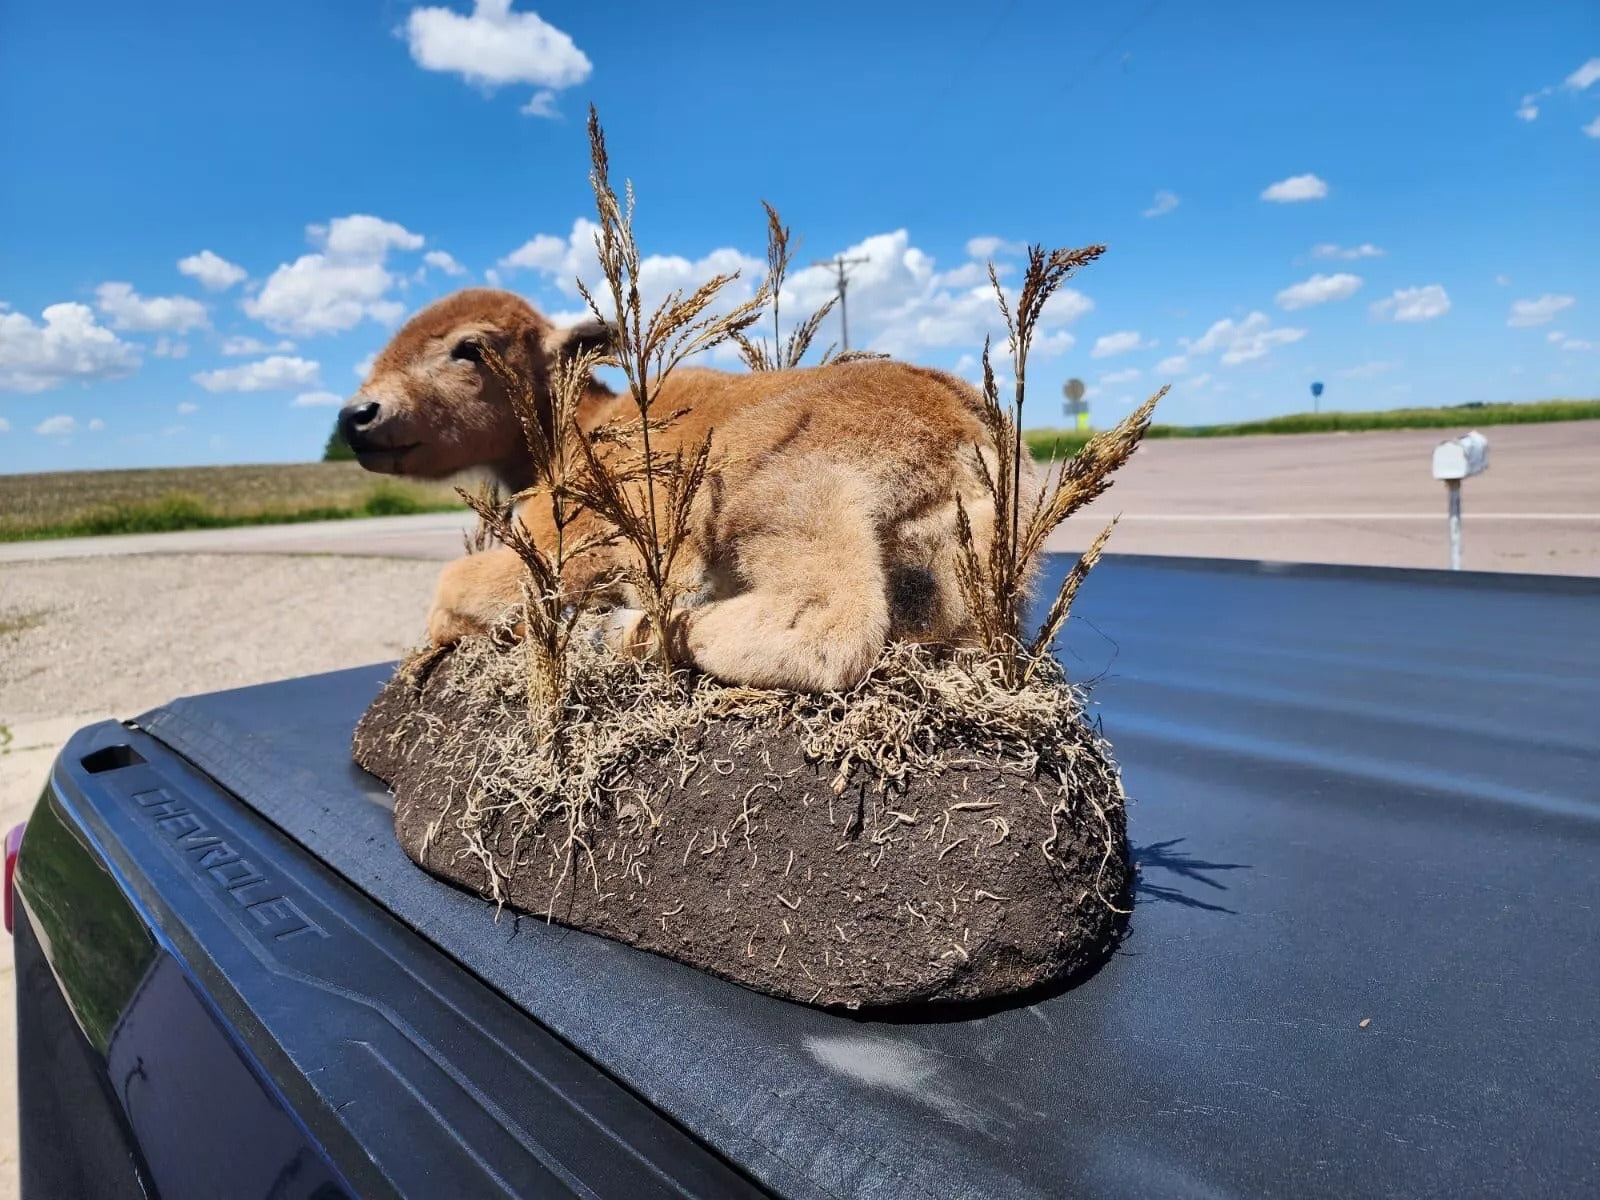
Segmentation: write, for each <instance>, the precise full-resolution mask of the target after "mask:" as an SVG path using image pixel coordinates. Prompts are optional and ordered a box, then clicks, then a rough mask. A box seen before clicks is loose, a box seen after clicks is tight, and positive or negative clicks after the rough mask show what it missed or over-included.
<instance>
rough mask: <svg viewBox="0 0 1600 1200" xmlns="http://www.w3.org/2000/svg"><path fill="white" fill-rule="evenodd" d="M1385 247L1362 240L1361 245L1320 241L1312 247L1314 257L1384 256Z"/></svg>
mask: <svg viewBox="0 0 1600 1200" xmlns="http://www.w3.org/2000/svg"><path fill="white" fill-rule="evenodd" d="M1383 255H1384V250H1383V247H1381V246H1374V245H1373V244H1372V243H1371V242H1362V243H1361V244H1360V245H1359V246H1340V245H1336V244H1335V243H1333V242H1318V243H1317V244H1316V245H1315V246H1313V247H1311V257H1312V258H1382V257H1383Z"/></svg>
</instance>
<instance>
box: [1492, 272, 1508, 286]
mask: <svg viewBox="0 0 1600 1200" xmlns="http://www.w3.org/2000/svg"><path fill="white" fill-rule="evenodd" d="M1494 281H1495V283H1496V284H1497V285H1499V286H1500V287H1510V286H1511V276H1509V275H1496V276H1495V277H1494Z"/></svg>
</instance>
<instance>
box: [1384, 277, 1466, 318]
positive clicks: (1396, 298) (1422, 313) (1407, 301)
mask: <svg viewBox="0 0 1600 1200" xmlns="http://www.w3.org/2000/svg"><path fill="white" fill-rule="evenodd" d="M1449 311H1450V296H1449V294H1448V293H1447V292H1446V291H1445V290H1444V288H1443V287H1441V286H1440V285H1439V284H1437V283H1430V284H1427V285H1426V286H1424V287H1411V288H1397V289H1396V290H1395V293H1394V295H1392V296H1390V297H1389V298H1388V299H1387V300H1379V301H1378V302H1377V303H1375V304H1374V305H1372V315H1373V316H1374V317H1377V318H1378V319H1379V320H1387V321H1431V320H1433V319H1434V318H1435V317H1442V316H1444V314H1445V313H1447V312H1449Z"/></svg>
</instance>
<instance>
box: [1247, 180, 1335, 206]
mask: <svg viewBox="0 0 1600 1200" xmlns="http://www.w3.org/2000/svg"><path fill="white" fill-rule="evenodd" d="M1327 194H1328V185H1327V184H1326V183H1325V182H1323V181H1322V180H1321V179H1318V178H1317V177H1316V176H1315V175H1291V176H1289V178H1287V179H1280V180H1278V182H1277V183H1274V184H1272V185H1270V186H1269V187H1268V188H1267V189H1266V190H1265V191H1264V192H1262V193H1261V198H1262V199H1263V200H1270V201H1271V202H1272V203H1274V204H1294V203H1297V202H1299V201H1302V200H1321V199H1322V198H1323V197H1324V196H1326V195H1327Z"/></svg>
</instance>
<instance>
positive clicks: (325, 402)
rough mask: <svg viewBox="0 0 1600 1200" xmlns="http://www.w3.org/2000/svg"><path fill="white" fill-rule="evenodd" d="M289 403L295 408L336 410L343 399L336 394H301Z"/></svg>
mask: <svg viewBox="0 0 1600 1200" xmlns="http://www.w3.org/2000/svg"><path fill="white" fill-rule="evenodd" d="M289 403H290V404H292V405H293V406H294V407H295V408H337V407H338V406H339V405H341V404H343V403H344V397H343V396H341V395H339V394H338V393H337V392H301V393H300V394H299V395H298V396H296V397H295V398H294V399H293V400H291V401H289Z"/></svg>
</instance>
